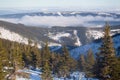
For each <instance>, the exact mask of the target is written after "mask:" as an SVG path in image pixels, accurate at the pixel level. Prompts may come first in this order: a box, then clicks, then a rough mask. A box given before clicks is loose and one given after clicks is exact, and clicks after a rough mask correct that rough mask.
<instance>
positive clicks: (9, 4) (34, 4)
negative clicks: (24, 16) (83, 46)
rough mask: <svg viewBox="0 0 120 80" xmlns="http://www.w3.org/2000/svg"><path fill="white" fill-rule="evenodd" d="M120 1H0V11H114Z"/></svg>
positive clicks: (119, 7) (118, 7)
mask: <svg viewBox="0 0 120 80" xmlns="http://www.w3.org/2000/svg"><path fill="white" fill-rule="evenodd" d="M119 3H120V0H91V1H89V0H69V1H68V0H61V1H60V0H0V9H3V10H4V9H11V10H12V9H18V10H28V9H43V10H47V9H48V10H49V9H51V8H53V9H63V10H66V9H67V10H114V9H120V5H119Z"/></svg>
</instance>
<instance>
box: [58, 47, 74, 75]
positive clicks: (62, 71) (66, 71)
mask: <svg viewBox="0 0 120 80" xmlns="http://www.w3.org/2000/svg"><path fill="white" fill-rule="evenodd" d="M59 65H60V66H59V75H61V76H63V77H67V76H69V75H70V72H72V71H74V70H75V69H76V61H75V60H74V59H73V58H71V56H70V54H69V51H68V49H67V48H66V47H65V46H63V54H62V56H61V60H60V62H59Z"/></svg>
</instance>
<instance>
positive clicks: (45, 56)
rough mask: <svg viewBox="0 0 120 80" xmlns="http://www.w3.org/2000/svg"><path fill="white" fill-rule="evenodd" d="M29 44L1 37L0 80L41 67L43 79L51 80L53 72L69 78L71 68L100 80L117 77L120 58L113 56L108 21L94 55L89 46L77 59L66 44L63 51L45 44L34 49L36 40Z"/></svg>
mask: <svg viewBox="0 0 120 80" xmlns="http://www.w3.org/2000/svg"><path fill="white" fill-rule="evenodd" d="M31 44H33V42H32V41H31V40H29V41H28V45H25V44H21V43H17V42H11V41H8V40H4V39H0V80H5V79H7V80H14V79H15V76H16V75H17V74H18V70H21V69H24V68H30V69H36V68H39V69H41V71H42V75H41V76H42V79H43V80H53V75H52V74H54V75H56V76H58V77H69V76H70V73H72V72H74V71H81V72H85V74H86V77H92V78H97V79H100V80H119V79H120V58H119V57H117V56H116V52H115V50H114V47H113V43H112V38H111V36H110V26H109V25H108V24H106V27H105V29H104V38H103V42H102V45H101V47H100V49H99V52H98V53H96V55H93V52H92V49H90V50H89V51H88V53H87V55H83V54H81V55H80V58H79V59H78V60H75V59H73V58H72V57H71V55H70V54H69V51H68V50H67V47H65V46H63V51H62V53H54V52H51V51H50V50H49V47H48V43H46V45H45V46H44V47H43V48H42V49H38V48H37V43H34V46H31ZM74 54H75V53H74ZM19 74H20V73H19ZM24 76H25V75H24ZM26 76H27V77H29V76H28V75H26Z"/></svg>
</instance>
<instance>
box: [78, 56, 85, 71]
mask: <svg viewBox="0 0 120 80" xmlns="http://www.w3.org/2000/svg"><path fill="white" fill-rule="evenodd" d="M78 65H79V69H80V71H82V72H86V60H85V56H84V55H83V54H80V58H79V60H78Z"/></svg>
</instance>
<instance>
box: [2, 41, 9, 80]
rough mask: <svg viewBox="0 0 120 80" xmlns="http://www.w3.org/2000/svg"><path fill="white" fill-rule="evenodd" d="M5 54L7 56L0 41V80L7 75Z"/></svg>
mask: <svg viewBox="0 0 120 80" xmlns="http://www.w3.org/2000/svg"><path fill="white" fill-rule="evenodd" d="M6 54H7V52H6V50H5V49H4V48H3V46H2V40H1V39H0V80H4V79H5V76H6V74H8V72H7V71H6V70H5V67H7V65H6V64H7V63H6V62H8V59H7V57H6V56H7V55H6Z"/></svg>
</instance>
